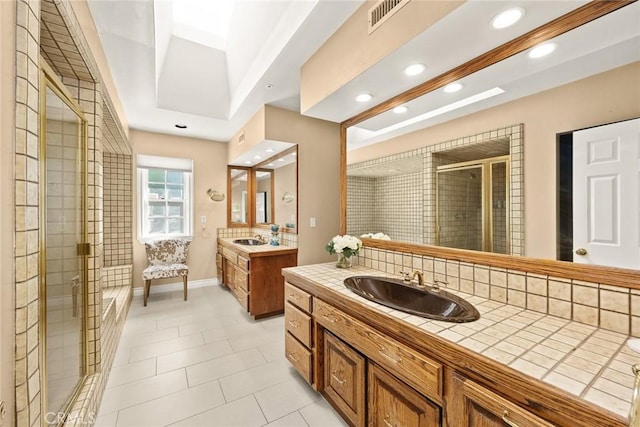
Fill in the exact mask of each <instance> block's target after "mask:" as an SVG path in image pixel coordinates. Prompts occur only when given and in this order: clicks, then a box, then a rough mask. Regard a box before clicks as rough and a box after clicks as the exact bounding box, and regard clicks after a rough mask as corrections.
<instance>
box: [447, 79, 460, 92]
mask: <svg viewBox="0 0 640 427" xmlns="http://www.w3.org/2000/svg"><path fill="white" fill-rule="evenodd" d="M460 89H462V83H458V82H455V83H449V84H448V85H446V86H445V87H444V89H443V90H444V91H445V92H447V93H454V92H457V91H459V90H460Z"/></svg>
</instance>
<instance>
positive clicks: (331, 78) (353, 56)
mask: <svg viewBox="0 0 640 427" xmlns="http://www.w3.org/2000/svg"><path fill="white" fill-rule="evenodd" d="M375 2H376V0H367V1H366V2H365V3H364V4H363V5H362V6H360V8H358V10H356V11H355V12H354V13H353V15H351V17H349V19H348V20H347V21H346V22H345V23H344V24H343V25H342V26H341V27H340V28H339V29H338V31H336V32H335V33H334V34H333V35H332V36H331V37H330V38H329V40H327V41H326V43H325V44H324V45H322V47H321V48H320V49H318V50H317V51H316V52H315V53H314V54H313V55H312V56H311V58H309V60H307V62H306V63H305V64H303V66H302V69H301V73H300V105H301V111H302V112H303V113H304V112H305V111H307V110H308V109H309V108H311V107H313V106H314V105H315V104H317V103H318V102H320V101H322V100H323V99H324V98H326V97H327V96H328V95H330V94H331V93H333V92H334V91H336V90H337V89H339V88H340V87H342V86H343V85H345V84H346V83H348V82H349V81H351V80H353V79H354V78H355V77H357V76H358V75H359V74H360V73H362V72H364V71H365V70H367V69H368V68H369V67H371V66H372V65H374V64H375V63H376V62H378V61H380V60H381V59H383V58H384V57H386V56H387V55H389V54H390V53H391V52H393V51H395V50H396V49H398V48H399V47H400V46H402V45H403V44H405V43H406V42H408V41H409V40H411V39H412V38H414V37H415V36H417V35H418V34H420V33H422V32H423V31H424V30H425V29H427V28H429V27H430V26H431V25H433V24H434V23H435V22H437V21H438V20H439V19H441V18H442V17H443V16H445V15H447V14H448V13H450V12H451V11H453V10H454V9H455V8H457V7H458V6H460V5H461V4H462V3H464V2H462V1H441V0H420V1H412V2H409V3H407V4H406V5H405V6H404V7H402V9H400V10H399V11H398V12H397V13H396V14H395V15H393V16H392V17H391V18H389V19H388V20H387V21H386V22H385V23H384V24H382V25H381V26H380V27H378V28H377V29H376V30H375V31H374V32H373V33H371V34H369V33H368V29H367V25H368V11H369V9H370V8H371V7H372V5H373V4H375ZM336 59H339V60H336Z"/></svg>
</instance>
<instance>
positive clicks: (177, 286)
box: [133, 277, 220, 295]
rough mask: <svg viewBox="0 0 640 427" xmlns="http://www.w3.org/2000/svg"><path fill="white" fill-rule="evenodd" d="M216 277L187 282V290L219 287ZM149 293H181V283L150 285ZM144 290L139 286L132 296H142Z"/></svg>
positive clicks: (134, 289)
mask: <svg viewBox="0 0 640 427" xmlns="http://www.w3.org/2000/svg"><path fill="white" fill-rule="evenodd" d="M219 284H220V282H219V281H218V278H217V277H213V278H211V279H200V280H189V283H188V287H189V289H195V288H204V287H206V286H216V285H219ZM151 288H152V289H151V293H154V294H156V293H161V292H173V291H181V290H182V289H183V287H182V281H180V282H175V283H167V284H165V285H154V284H153V283H152V284H151ZM143 290H144V287H143V286H139V287H137V288H133V295H142V291H143Z"/></svg>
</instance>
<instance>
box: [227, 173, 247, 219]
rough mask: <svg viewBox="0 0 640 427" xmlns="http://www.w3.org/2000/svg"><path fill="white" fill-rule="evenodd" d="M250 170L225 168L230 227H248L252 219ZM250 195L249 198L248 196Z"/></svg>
mask: <svg viewBox="0 0 640 427" xmlns="http://www.w3.org/2000/svg"><path fill="white" fill-rule="evenodd" d="M251 176H252V175H251V168H243V167H239V166H229V167H228V168H227V194H229V195H230V197H229V198H228V201H227V218H228V225H229V226H230V227H238V226H248V225H250V224H251V221H252V218H253V209H252V207H253V197H251V196H252V195H253V193H252V188H253V185H252V179H251ZM250 195H251V196H250Z"/></svg>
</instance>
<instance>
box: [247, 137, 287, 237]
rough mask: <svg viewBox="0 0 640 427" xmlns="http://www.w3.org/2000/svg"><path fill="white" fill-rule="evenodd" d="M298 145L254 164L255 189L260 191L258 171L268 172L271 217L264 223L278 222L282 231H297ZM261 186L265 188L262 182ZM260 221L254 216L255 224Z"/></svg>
mask: <svg viewBox="0 0 640 427" xmlns="http://www.w3.org/2000/svg"><path fill="white" fill-rule="evenodd" d="M297 156H298V146H297V145H294V146H292V147H290V148H288V149H286V150H284V151H282V152H280V153H278V154H277V155H275V156H273V157H270V158H268V159H266V160H265V161H264V162H262V163H260V164H259V165H256V168H255V170H256V179H257V182H258V184H257V186H258V187H259V188H258V189H257V190H256V191H258V192H259V191H260V185H261V184H260V183H259V182H260V180H259V178H258V175H259V171H262V173H267V172H268V173H269V174H270V183H271V201H270V203H272V205H271V206H272V207H273V209H272V215H273V216H272V218H273V220H269V221H267V222H266V224H271V223H274V224H278V225H280V229H281V230H282V231H286V232H289V233H296V232H297V222H298V220H297V218H298V217H297V215H298V214H297V211H298V202H297V200H298V197H297V195H298V162H297ZM262 188H266V185H265V184H262ZM261 224H262V223H261V222H260V221H259V218H258V217H256V226H260V225H261Z"/></svg>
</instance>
